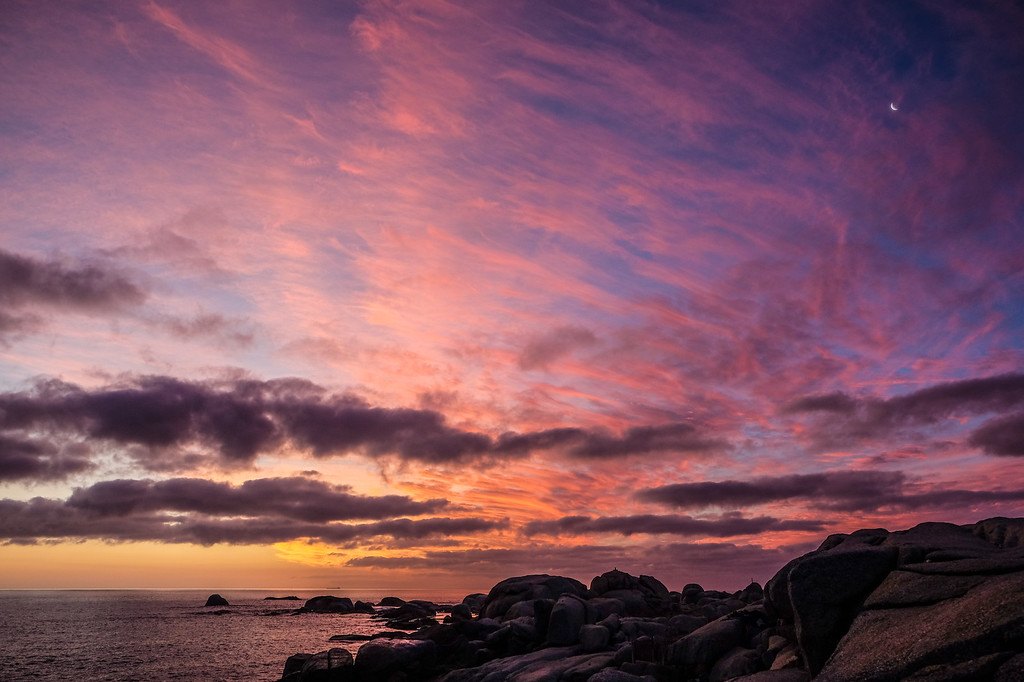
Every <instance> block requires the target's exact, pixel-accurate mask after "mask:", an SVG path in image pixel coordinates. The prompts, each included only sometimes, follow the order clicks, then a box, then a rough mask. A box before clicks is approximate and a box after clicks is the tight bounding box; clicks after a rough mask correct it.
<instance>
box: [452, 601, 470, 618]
mask: <svg viewBox="0 0 1024 682" xmlns="http://www.w3.org/2000/svg"><path fill="white" fill-rule="evenodd" d="M450 615H451V619H452V620H453V621H456V620H472V619H473V612H472V611H471V610H470V608H469V605H468V604H456V605H455V606H453V607H452V612H451V614H450Z"/></svg>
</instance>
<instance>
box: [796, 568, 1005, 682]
mask: <svg viewBox="0 0 1024 682" xmlns="http://www.w3.org/2000/svg"><path fill="white" fill-rule="evenodd" d="M880 644H884V646H880ZM1022 650H1024V572H1019V573H1013V574H1009V575H996V576H991V577H990V578H988V579H987V580H986V581H985V582H983V583H981V584H980V585H977V586H975V587H973V588H971V589H970V590H968V591H967V593H966V594H964V595H962V596H956V597H953V598H951V599H947V600H944V601H940V602H938V603H935V604H931V605H927V606H906V607H901V608H883V609H868V610H865V611H863V612H862V613H861V614H860V615H859V616H857V618H856V620H854V621H853V624H852V625H851V626H850V630H849V632H847V633H846V636H845V637H843V640H842V642H840V644H839V647H838V648H837V649H836V651H835V653H834V654H833V655H832V657H831V658H830V659H829V661H828V663H827V665H826V666H825V667H824V669H822V671H821V674H820V675H819V676H818V677H816V678H815V679H816V680H819V679H820V680H822V682H846V681H852V680H889V679H893V680H895V679H909V678H911V677H913V676H914V675H916V674H918V672H919V671H923V670H924V669H925V668H927V667H929V666H934V665H941V666H947V667H949V668H950V669H952V668H953V666H960V665H961V664H964V663H969V662H971V661H979V660H981V659H983V658H986V657H990V656H994V657H995V658H994V659H992V660H993V661H996V662H1000V663H1001V662H1002V661H1000V660H999V658H1000V657H1002V658H1003V659H1009V658H1010V657H1011V656H1013V655H1014V654H1017V653H1019V652H1020V651H1022ZM936 674H937V673H936V671H934V670H932V671H931V672H930V673H929V677H928V678H927V679H934V680H940V679H953V678H946V677H941V676H938V677H937V676H936ZM968 677H970V676H969V675H968ZM981 677H982V678H984V677H986V675H981ZM957 679H959V678H957ZM965 679H966V678H965Z"/></svg>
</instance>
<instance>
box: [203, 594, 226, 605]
mask: <svg viewBox="0 0 1024 682" xmlns="http://www.w3.org/2000/svg"><path fill="white" fill-rule="evenodd" d="M206 606H231V604H228V600H227V599H225V598H224V597H222V596H220V595H219V594H211V595H210V596H209V597H207V598H206Z"/></svg>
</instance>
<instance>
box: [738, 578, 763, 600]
mask: <svg viewBox="0 0 1024 682" xmlns="http://www.w3.org/2000/svg"><path fill="white" fill-rule="evenodd" d="M736 598H737V599H739V600H740V601H743V602H746V603H748V604H751V603H753V602H756V601H761V600H762V599H764V588H762V587H761V585H760V583H756V582H753V583H750V584H749V585H747V586H746V587H744V588H743V589H742V590H740V591H739V592H737V593H736Z"/></svg>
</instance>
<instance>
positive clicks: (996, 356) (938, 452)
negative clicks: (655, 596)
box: [0, 0, 1024, 592]
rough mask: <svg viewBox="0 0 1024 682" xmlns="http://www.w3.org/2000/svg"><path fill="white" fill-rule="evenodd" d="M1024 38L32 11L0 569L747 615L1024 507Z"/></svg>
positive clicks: (926, 22) (12, 144) (16, 193)
mask: <svg viewBox="0 0 1024 682" xmlns="http://www.w3.org/2000/svg"><path fill="white" fill-rule="evenodd" d="M1022 34H1024V9H1022V8H1021V5H1020V3H1014V2H1009V1H1007V2H998V1H995V0H987V1H981V2H974V3H946V2H923V1H922V2H911V1H907V2H900V3H886V2H846V1H842V2H840V1H817V0H816V1H813V2H801V1H798V0H787V1H786V2H780V3H750V2H718V1H714V2H712V1H706V2H705V1H687V2H679V3H667V2H643V1H639V2H606V1H598V2H577V1H574V2H543V3H538V2H521V1H517V0H512V1H508V0H500V1H494V2H485V1H475V0H474V1H473V2H449V1H447V0H408V1H400V2H399V1H395V2H392V1H390V0H381V1H377V0H370V1H367V2H326V1H315V0H314V1H310V2H301V3H282V2H276V1H275V2H271V1H266V2H260V1H258V0H256V1H250V0H246V1H245V2H240V1H227V2H217V3H194V2H184V1H181V2H176V1H173V0H158V1H153V2H145V1H143V2H129V1H125V2H116V3H99V4H97V3H90V2H62V3H38V2H31V1H25V2H18V1H16V0H8V1H6V2H4V3H3V5H2V7H0V588H58V587H219V588H225V587H243V586H244V587H259V586H287V587H294V588H310V589H313V588H315V587H319V586H331V587H338V588H342V589H345V588H352V589H375V588H381V589H384V588H392V589H421V590H430V589H441V588H444V589H454V590H460V589H464V590H466V591H467V592H469V591H480V590H486V589H488V588H489V587H490V586H491V585H492V584H493V583H495V582H496V581H497V580H500V579H501V578H504V577H507V576H510V575H522V574H528V573H554V574H561V575H569V576H573V577H576V578H579V579H581V580H583V581H584V582H589V580H590V579H591V578H592V577H593V576H595V575H597V574H599V573H601V572H603V571H606V570H610V569H611V568H613V567H617V568H619V569H621V570H626V571H629V572H632V573H634V574H639V573H645V574H651V575H654V576H656V577H658V578H660V579H662V580H663V581H664V582H665V583H666V584H667V585H668V587H669V588H670V589H676V590H678V589H680V588H681V587H682V585H683V584H685V583H688V582H699V583H701V584H703V585H704V586H705V587H708V588H712V587H713V588H720V589H739V588H740V587H743V586H744V585H745V584H746V583H747V582H749V581H750V580H751V579H756V580H759V581H764V580H766V579H767V578H769V577H771V575H772V574H773V573H774V572H775V570H777V569H778V568H779V567H780V566H782V565H783V564H784V563H785V562H786V561H787V560H788V559H790V558H792V557H794V556H797V555H799V554H801V553H803V552H806V551H809V550H810V549H813V548H814V547H816V546H817V545H818V544H819V543H820V542H821V540H822V539H823V538H824V537H825V536H826V535H828V534H830V533H834V532H844V531H846V532H849V531H852V530H855V529H857V528H864V527H885V528H889V529H891V530H895V529H900V528H906V527H909V526H912V525H914V524H916V523H920V522H923V521H949V522H953V523H970V522H974V521H977V520H980V519H984V518H988V517H993V516H1022V515H1024V202H1022V197H1024V94H1022V90H1021V88H1020V83H1021V79H1022V74H1024V43H1022V42H1021V41H1020V40H1019V37H1020V35H1022Z"/></svg>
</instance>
